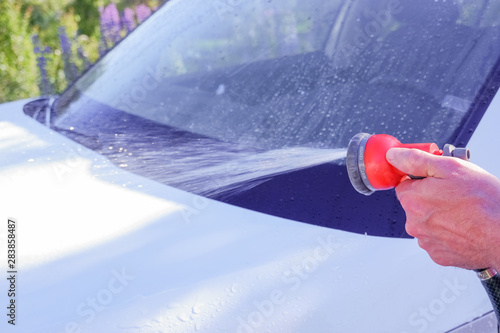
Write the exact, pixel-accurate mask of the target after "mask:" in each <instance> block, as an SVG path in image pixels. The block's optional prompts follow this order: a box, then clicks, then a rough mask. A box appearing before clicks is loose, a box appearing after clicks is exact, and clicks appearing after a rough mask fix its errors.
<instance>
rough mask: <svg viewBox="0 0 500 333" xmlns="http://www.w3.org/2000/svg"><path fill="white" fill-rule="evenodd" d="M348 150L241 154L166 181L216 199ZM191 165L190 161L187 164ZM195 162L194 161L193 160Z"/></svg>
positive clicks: (336, 157) (340, 156) (335, 157)
mask: <svg viewBox="0 0 500 333" xmlns="http://www.w3.org/2000/svg"><path fill="white" fill-rule="evenodd" d="M345 155H346V149H311V148H302V147H300V148H285V149H275V150H270V151H266V152H262V153H248V152H246V153H245V152H240V153H238V154H236V155H235V156H232V158H230V159H228V160H227V161H225V162H222V163H218V164H215V165H208V166H202V167H194V168H193V167H191V168H186V169H187V170H188V171H185V172H182V173H171V174H165V177H166V179H165V180H166V181H167V182H168V183H169V184H171V185H173V186H176V187H179V188H182V189H185V190H188V191H191V192H193V193H197V194H201V195H205V196H210V197H214V196H217V195H220V194H222V193H224V195H227V194H235V193H239V192H241V191H245V190H248V189H250V188H252V187H254V186H256V185H259V184H262V183H263V182H265V181H267V180H269V179H271V178H272V177H274V176H277V175H280V174H284V173H288V172H292V171H297V170H301V169H305V168H308V167H312V166H316V165H320V164H324V163H330V162H335V161H337V160H341V159H343V158H345ZM185 162H187V161H185ZM192 162H194V161H192Z"/></svg>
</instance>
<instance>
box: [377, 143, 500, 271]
mask: <svg viewBox="0 0 500 333" xmlns="http://www.w3.org/2000/svg"><path fill="white" fill-rule="evenodd" d="M386 157H387V160H388V162H389V163H390V164H392V165H393V166H394V167H396V168H397V169H399V170H401V171H403V172H405V173H407V174H411V175H413V176H420V177H426V178H424V179H419V180H412V179H410V178H408V179H405V180H404V181H402V182H401V183H400V184H399V185H398V186H397V187H396V194H397V196H398V199H399V201H400V203H401V205H402V207H403V209H404V210H405V212H406V231H407V232H408V234H410V235H411V236H413V237H415V238H417V239H418V244H419V246H420V247H421V248H423V249H424V250H426V251H427V253H428V254H429V255H430V257H431V259H432V260H433V261H434V262H436V263H437V264H440V265H443V266H456V267H461V268H466V269H482V268H488V267H493V268H495V269H497V270H499V269H500V180H499V179H497V178H496V177H495V176H493V175H491V174H489V173H488V172H486V171H485V170H483V169H481V168H479V167H478V166H476V165H474V164H472V163H470V162H467V161H463V160H460V159H458V158H454V157H443V156H436V155H432V154H429V153H426V152H424V151H421V150H418V149H407V148H393V149H389V150H388V152H387V155H386Z"/></svg>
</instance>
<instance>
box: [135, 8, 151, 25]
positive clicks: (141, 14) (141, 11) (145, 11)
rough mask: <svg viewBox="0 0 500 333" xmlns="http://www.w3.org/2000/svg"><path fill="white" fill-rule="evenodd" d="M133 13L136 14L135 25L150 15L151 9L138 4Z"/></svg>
mask: <svg viewBox="0 0 500 333" xmlns="http://www.w3.org/2000/svg"><path fill="white" fill-rule="evenodd" d="M135 13H136V14H137V23H139V24H140V23H142V22H144V21H145V20H146V19H147V18H148V17H149V15H151V9H150V8H149V7H148V6H146V5H144V4H140V5H138V6H137V7H135Z"/></svg>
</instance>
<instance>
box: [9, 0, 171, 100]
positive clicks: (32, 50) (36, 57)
mask: <svg viewBox="0 0 500 333" xmlns="http://www.w3.org/2000/svg"><path fill="white" fill-rule="evenodd" d="M163 2H164V1H163V0H0V103H3V102H7V101H12V100H17V99H21V98H28V97H35V96H40V95H45V94H47V93H61V92H62V91H63V90H64V89H65V88H66V87H67V85H68V84H70V83H71V82H72V81H73V80H74V79H75V78H76V77H77V76H78V75H80V74H81V72H82V71H84V70H85V69H86V68H87V67H88V66H89V65H90V64H91V63H94V62H95V61H96V60H97V59H98V58H99V57H100V55H102V54H103V53H105V52H106V51H107V50H108V49H109V48H110V47H112V46H113V44H114V43H116V42H117V41H118V40H120V39H121V38H123V37H124V36H125V35H126V34H127V33H129V32H130V31H131V30H132V29H133V28H134V27H135V26H137V25H138V24H140V23H141V22H142V21H143V20H144V19H145V18H146V17H147V16H148V15H149V14H150V13H151V10H154V9H156V8H157V7H158V6H160V5H161V4H162V3H163Z"/></svg>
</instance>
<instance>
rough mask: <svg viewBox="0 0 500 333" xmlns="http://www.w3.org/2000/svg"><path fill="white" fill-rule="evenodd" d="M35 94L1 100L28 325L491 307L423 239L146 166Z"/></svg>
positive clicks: (395, 314)
mask: <svg viewBox="0 0 500 333" xmlns="http://www.w3.org/2000/svg"><path fill="white" fill-rule="evenodd" d="M24 103H25V101H19V102H15V103H8V104H4V105H2V106H1V107H0V115H1V118H2V122H1V123H0V126H1V128H2V131H1V132H0V133H1V134H0V136H1V142H2V143H3V144H2V146H1V147H0V154H1V156H2V159H3V163H2V167H1V169H0V179H1V182H2V190H1V192H0V193H1V194H0V202H3V203H6V202H7V203H9V205H8V206H5V205H4V206H2V209H1V218H2V220H4V221H6V220H7V218H14V219H15V220H16V221H18V225H19V228H18V239H19V247H18V252H19V267H18V269H19V276H20V281H22V282H20V283H19V288H18V292H19V294H18V300H19V308H18V311H19V319H18V322H17V325H16V326H17V327H16V328H18V329H22V331H23V332H80V331H81V332H150V331H154V330H156V331H165V332H195V331H200V332H228V331H233V332H234V331H236V332H263V331H276V330H281V331H286V332H291V331H294V332H368V331H369V332H401V333H402V332H408V333H409V332H422V331H424V332H443V331H448V330H450V329H453V328H454V327H458V326H460V325H461V324H463V323H464V322H468V321H471V320H473V319H475V318H478V317H481V316H482V315H484V314H485V313H488V312H490V311H491V304H490V303H489V301H488V299H487V297H486V294H485V292H484V290H483V289H482V286H481V284H480V283H479V282H478V281H477V278H476V277H475V274H474V273H472V272H468V271H464V270H460V269H456V268H445V267H440V266H438V265H436V264H434V263H433V262H432V261H431V260H430V259H429V257H428V256H427V254H426V253H425V252H424V251H423V250H421V249H420V248H419V247H418V245H417V243H416V241H415V240H413V239H396V238H384V237H374V236H370V235H361V234H355V233H349V232H345V231H339V230H333V229H327V228H322V227H318V226H313V225H308V224H303V223H299V222H295V221H291V220H286V219H282V218H278V217H273V216H270V215H266V214H262V213H258V212H254V211H250V210H245V209H242V208H239V207H235V206H231V205H228V204H225V203H221V202H218V201H214V200H210V199H205V198H202V197H200V196H197V195H193V194H190V193H188V192H185V191H181V190H178V189H175V188H172V187H169V186H167V185H163V184H160V183H157V182H154V181H151V180H148V179H146V178H143V177H140V176H137V175H135V174H131V173H129V172H127V171H124V170H122V169H120V168H118V167H116V166H114V165H113V164H111V163H110V162H108V161H106V159H104V158H103V157H102V156H100V155H98V154H96V153H94V152H93V151H91V150H88V149H87V148H85V147H82V146H80V145H78V144H77V143H75V142H73V141H71V140H69V139H67V138H65V137H64V136H62V135H60V134H58V133H56V132H54V131H52V130H50V129H48V128H46V127H44V126H43V125H41V124H40V123H38V122H36V121H35V120H33V119H31V118H29V117H27V116H25V115H24V114H23V113H22V105H23V104H24ZM373 223H376V221H375V219H374V221H373ZM0 235H1V236H2V239H5V238H6V228H2V229H1V230H0ZM1 267H2V270H3V271H6V261H5V260H4V261H2V266H1ZM7 287H8V286H7V281H6V280H5V279H4V280H3V281H2V282H1V283H0V288H1V289H2V290H7ZM2 299H3V300H4V302H5V301H7V298H6V295H4V296H3V297H2ZM28 318H29V320H28ZM0 325H2V326H3V327H4V326H7V323H6V322H5V321H3V322H2V323H0ZM2 331H3V328H2Z"/></svg>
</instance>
